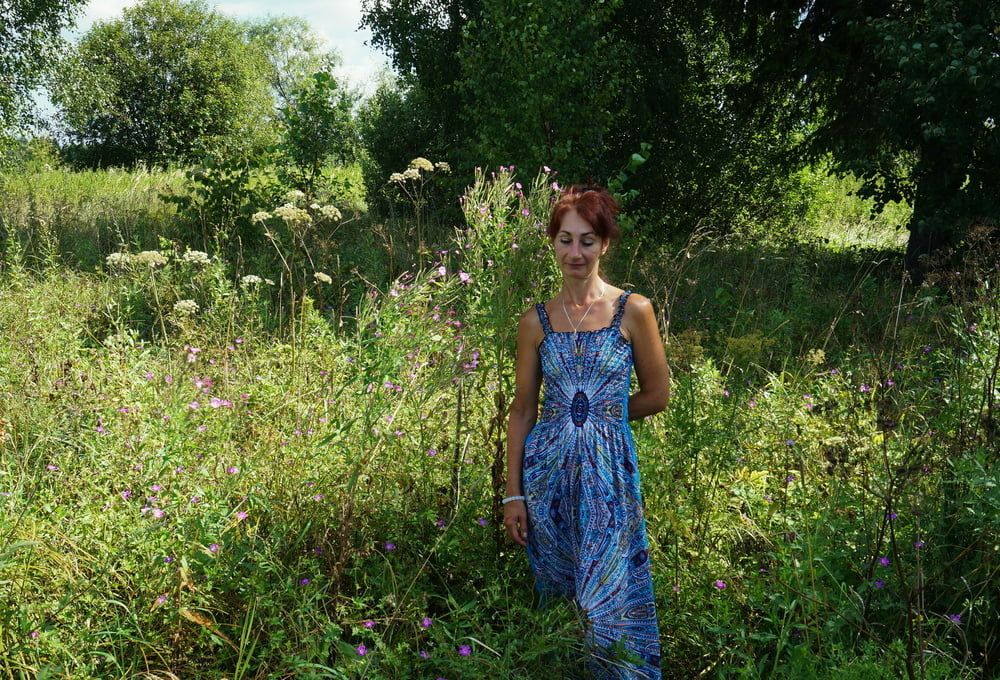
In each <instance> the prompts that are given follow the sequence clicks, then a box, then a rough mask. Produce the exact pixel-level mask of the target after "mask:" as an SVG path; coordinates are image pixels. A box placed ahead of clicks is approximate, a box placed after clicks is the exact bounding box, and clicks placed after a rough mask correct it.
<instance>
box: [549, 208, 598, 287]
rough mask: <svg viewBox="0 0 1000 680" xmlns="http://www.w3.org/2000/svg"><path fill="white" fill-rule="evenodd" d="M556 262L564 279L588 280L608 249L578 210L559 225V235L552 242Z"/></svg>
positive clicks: (567, 215) (570, 211)
mask: <svg viewBox="0 0 1000 680" xmlns="http://www.w3.org/2000/svg"><path fill="white" fill-rule="evenodd" d="M552 246H553V247H554V248H555V254H556V262H557V263H558V264H559V269H561V270H562V273H563V276H564V277H571V278H581V279H584V278H588V277H590V276H591V275H592V274H593V273H594V272H595V271H596V270H597V265H598V262H599V261H600V259H601V255H603V254H604V253H605V251H606V250H607V247H606V246H605V244H604V241H603V240H602V239H601V237H600V236H598V235H597V233H596V232H595V231H594V228H593V227H592V226H590V223H589V222H587V221H586V220H585V219H583V218H582V217H580V215H579V214H578V213H577V212H576V210H569V211H568V212H567V213H566V214H565V215H563V218H562V222H561V223H560V224H559V233H557V234H556V237H555V239H554V240H553V242H552Z"/></svg>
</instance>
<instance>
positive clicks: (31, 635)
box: [29, 630, 41, 640]
mask: <svg viewBox="0 0 1000 680" xmlns="http://www.w3.org/2000/svg"><path fill="white" fill-rule="evenodd" d="M39 635H41V633H39V632H38V631H37V630H33V631H31V633H29V636H30V637H31V639H32V640H37V639H38V636H39Z"/></svg>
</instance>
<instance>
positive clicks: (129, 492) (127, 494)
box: [118, 489, 132, 501]
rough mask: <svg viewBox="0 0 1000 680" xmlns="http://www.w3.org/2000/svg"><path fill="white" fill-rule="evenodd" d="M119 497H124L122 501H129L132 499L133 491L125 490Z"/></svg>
mask: <svg viewBox="0 0 1000 680" xmlns="http://www.w3.org/2000/svg"><path fill="white" fill-rule="evenodd" d="M118 495H119V496H121V497H122V500H125V501H127V500H128V499H130V498H131V497H132V489H125V490H124V491H122V492H121V493H120V494H118Z"/></svg>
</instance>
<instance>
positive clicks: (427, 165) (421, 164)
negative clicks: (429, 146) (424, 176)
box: [410, 156, 434, 172]
mask: <svg viewBox="0 0 1000 680" xmlns="http://www.w3.org/2000/svg"><path fill="white" fill-rule="evenodd" d="M410 167H411V168H416V169H417V170H423V171H424V172H433V171H434V164H433V163H431V162H430V161H429V160H427V159H426V158H424V157H422V156H418V157H417V158H414V159H413V160H412V161H410Z"/></svg>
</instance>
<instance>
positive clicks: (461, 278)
mask: <svg viewBox="0 0 1000 680" xmlns="http://www.w3.org/2000/svg"><path fill="white" fill-rule="evenodd" d="M471 278H472V277H470V276H469V275H468V274H466V273H465V272H459V273H458V280H459V281H461V282H462V283H468V282H469V280H470V279H471Z"/></svg>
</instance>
